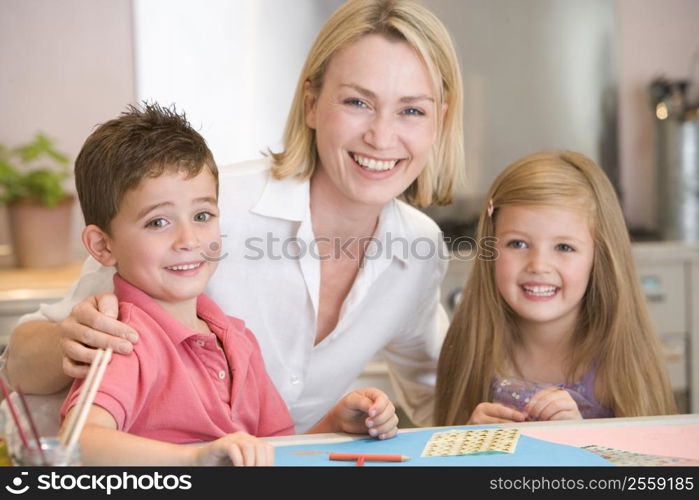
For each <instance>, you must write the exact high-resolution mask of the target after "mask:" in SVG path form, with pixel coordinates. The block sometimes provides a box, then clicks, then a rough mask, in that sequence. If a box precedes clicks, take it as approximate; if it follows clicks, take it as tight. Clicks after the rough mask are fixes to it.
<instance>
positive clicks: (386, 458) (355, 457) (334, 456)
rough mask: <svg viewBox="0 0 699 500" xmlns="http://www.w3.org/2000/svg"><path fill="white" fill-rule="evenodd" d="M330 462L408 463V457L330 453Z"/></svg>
mask: <svg viewBox="0 0 699 500" xmlns="http://www.w3.org/2000/svg"><path fill="white" fill-rule="evenodd" d="M328 458H329V459H330V460H360V459H361V460H362V461H366V462H407V461H408V460H410V457H408V456H406V455H380V454H372V453H330V454H329V455H328Z"/></svg>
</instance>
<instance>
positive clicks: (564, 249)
mask: <svg viewBox="0 0 699 500" xmlns="http://www.w3.org/2000/svg"><path fill="white" fill-rule="evenodd" d="M556 250H560V251H562V252H575V248H573V247H572V246H570V245H568V244H567V243H559V244H558V245H556Z"/></svg>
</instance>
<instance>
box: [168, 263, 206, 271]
mask: <svg viewBox="0 0 699 500" xmlns="http://www.w3.org/2000/svg"><path fill="white" fill-rule="evenodd" d="M199 266H201V262H199V263H197V264H185V265H182V266H170V267H166V268H165V269H170V270H171V271H189V270H190V269H196V268H197V267H199Z"/></svg>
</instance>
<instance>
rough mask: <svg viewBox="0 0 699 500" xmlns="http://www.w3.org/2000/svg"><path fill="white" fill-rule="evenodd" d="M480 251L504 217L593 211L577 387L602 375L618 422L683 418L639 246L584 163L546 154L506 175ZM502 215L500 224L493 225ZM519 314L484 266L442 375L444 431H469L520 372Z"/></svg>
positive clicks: (603, 391) (613, 199)
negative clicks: (636, 256)
mask: <svg viewBox="0 0 699 500" xmlns="http://www.w3.org/2000/svg"><path fill="white" fill-rule="evenodd" d="M486 200H488V202H490V200H492V209H489V208H484V210H483V212H482V213H481V216H480V220H479V222H478V229H477V234H476V239H477V241H484V238H488V237H490V238H494V237H495V226H496V224H497V216H498V211H499V210H500V209H501V208H502V207H505V206H521V205H535V206H536V205H538V206H541V205H543V206H552V207H561V208H564V207H565V208H568V209H576V210H584V211H585V212H586V213H587V214H588V215H589V220H590V231H591V233H592V237H593V240H594V257H593V265H592V270H591V274H590V281H589V283H588V287H587V291H586V292H585V295H584V297H583V299H582V300H583V304H582V307H581V313H580V317H579V318H578V325H577V328H576V333H575V336H574V340H573V342H574V347H573V349H572V355H571V359H570V370H569V373H568V378H569V380H568V382H573V381H577V380H580V378H581V377H582V375H583V374H584V373H585V372H586V371H587V370H589V369H591V368H592V367H595V369H596V378H595V386H594V392H595V397H596V398H597V400H598V401H599V402H600V403H601V404H602V405H603V406H605V407H607V408H610V409H611V410H612V411H613V412H614V415H615V416H617V417H631V416H640V415H659V414H667V413H674V412H675V411H676V410H675V404H674V401H673V399H672V393H671V391H670V385H669V383H668V378H667V374H666V372H665V370H664V367H663V363H662V360H661V358H660V348H659V342H658V339H657V336H656V334H655V331H654V328H653V327H652V324H651V320H650V316H649V314H648V309H647V307H646V303H645V299H644V296H643V294H642V292H641V287H640V285H639V281H638V278H637V276H636V270H635V268H634V263H633V256H632V254H631V243H630V240H629V236H628V231H627V229H626V224H625V222H624V217H623V214H622V211H621V207H620V205H619V201H618V199H617V196H616V193H615V192H614V188H613V187H612V185H611V183H610V182H609V179H608V178H607V176H606V175H605V174H604V172H603V171H602V170H601V169H600V168H599V167H598V166H597V165H595V163H594V162H593V161H592V160H590V159H589V158H586V157H585V156H583V155H581V154H579V153H572V152H545V153H537V154H533V155H530V156H527V157H525V158H523V159H521V160H519V161H517V162H515V163H514V164H512V165H510V166H509V167H508V168H507V169H505V170H504V171H503V172H502V173H501V174H500V175H499V176H498V178H497V179H496V180H495V182H494V184H493V185H492V187H491V188H490V191H489V193H488V195H487V197H486ZM489 213H492V215H489ZM518 342H519V337H518V332H517V328H516V326H515V314H514V312H513V311H512V310H511V309H510V308H509V306H508V305H507V304H506V303H505V301H504V300H503V298H502V297H501V295H500V294H499V292H498V290H497V288H496V285H495V260H494V259H489V260H488V259H477V260H476V261H475V262H474V265H473V269H472V272H471V276H470V279H469V280H468V282H467V284H466V286H465V287H464V293H463V299H462V302H461V303H460V304H459V307H458V308H457V310H456V312H455V315H454V319H453V321H452V324H451V327H450V328H449V331H448V333H447V336H446V339H445V341H444V344H443V346H442V351H441V355H440V359H439V368H438V375H437V399H436V408H435V420H436V424H437V425H456V424H465V423H466V422H467V421H468V419H469V416H470V415H471V412H472V411H473V409H474V408H475V407H476V406H477V405H478V404H479V403H481V402H483V401H488V400H489V397H490V384H491V381H492V379H493V377H494V376H495V375H496V374H501V375H506V374H507V373H506V371H507V370H508V369H511V368H512V367H513V366H515V364H514V361H513V360H514V357H513V354H514V347H515V346H516V345H517V343H518Z"/></svg>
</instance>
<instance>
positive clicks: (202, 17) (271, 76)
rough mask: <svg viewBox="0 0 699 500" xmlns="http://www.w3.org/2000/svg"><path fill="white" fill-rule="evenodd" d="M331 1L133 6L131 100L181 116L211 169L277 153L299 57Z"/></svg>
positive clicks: (172, 0) (151, 0)
mask: <svg viewBox="0 0 699 500" xmlns="http://www.w3.org/2000/svg"><path fill="white" fill-rule="evenodd" d="M340 3H341V1H340V0H294V1H289V0H235V1H230V0H204V1H198V2H192V1H191V0H134V31H135V39H136V61H137V62H136V67H137V70H136V74H137V97H138V99H139V100H142V99H147V100H156V101H158V102H160V103H161V104H171V103H175V104H176V105H177V107H178V108H179V109H183V110H185V111H186V112H187V116H188V118H189V120H190V122H191V123H192V124H194V125H195V126H197V127H200V132H201V133H202V135H204V137H205V138H206V140H207V141H208V144H209V147H210V148H211V150H212V152H213V153H214V157H215V158H216V161H217V162H218V163H219V165H226V164H229V163H231V162H235V161H240V160H247V159H251V158H257V157H259V155H260V151H262V150H267V148H270V147H271V148H273V149H274V150H279V146H280V145H281V136H282V132H283V129H284V124H285V122H286V115H287V113H288V111H289V106H290V103H291V98H292V95H293V92H294V89H295V87H296V82H297V80H298V75H299V72H300V71H301V66H302V65H303V62H304V60H305V57H306V53H307V52H308V49H309V48H310V46H311V44H312V43H313V40H314V39H315V37H316V34H317V33H318V31H319V29H320V27H321V25H322V24H323V22H325V20H326V19H327V18H328V17H329V16H330V14H331V13H332V12H333V11H334V10H335V9H336V8H337V6H338V5H339V4H340Z"/></svg>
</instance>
